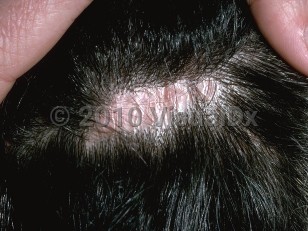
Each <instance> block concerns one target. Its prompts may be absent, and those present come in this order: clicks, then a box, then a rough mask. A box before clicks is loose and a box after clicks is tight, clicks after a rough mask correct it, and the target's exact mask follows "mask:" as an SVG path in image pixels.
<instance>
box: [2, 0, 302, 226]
mask: <svg viewBox="0 0 308 231" xmlns="http://www.w3.org/2000/svg"><path fill="white" fill-rule="evenodd" d="M59 23H61V22H59ZM182 83H183V84H182ZM200 83H201V85H202V84H203V85H202V86H201V87H200V86H198V84H200ZM176 84H179V85H176ZM167 88H170V89H176V90H174V91H173V93H170V94H174V95H176V96H175V98H172V97H171V96H170V97H169V98H168V97H167V98H168V99H169V100H170V101H172V102H171V103H170V101H168V100H167V101H168V102H167V101H163V106H165V105H167V104H168V103H170V104H172V106H173V107H170V108H169V107H164V109H167V112H166V111H162V112H161V113H164V112H166V113H169V111H168V110H169V109H170V111H172V113H171V114H170V115H169V114H168V115H167V114H162V116H166V117H168V118H169V119H170V118H171V120H170V121H169V123H168V124H167V122H165V120H164V121H163V122H162V123H161V124H158V122H159V121H158V119H159V115H160V113H157V115H156V117H155V116H154V117H155V118H154V120H155V121H154V122H155V123H154V124H150V125H149V123H150V122H147V124H146V125H142V124H141V123H142V121H139V122H140V123H138V118H137V122H136V121H135V119H136V118H132V117H134V116H136V115H139V116H140V115H144V114H145V113H143V114H142V112H144V111H143V110H144V108H143V107H141V106H140V105H141V104H140V103H137V101H138V100H139V98H138V97H139V96H138V92H141V93H142V94H143V96H144V95H145V97H148V98H146V100H148V101H149V98H150V97H152V96H150V95H151V94H152V95H154V96H153V97H154V98H155V97H156V98H157V97H158V96H157V95H155V94H156V93H153V92H154V91H155V90H157V89H162V91H165V90H166V89H167ZM180 88H181V89H182V90H183V91H181V92H180V93H179V90H178V89H180ZM307 89H308V81H307V80H306V79H305V77H303V76H301V75H300V74H298V73H297V72H295V71H294V70H293V69H292V68H290V67H289V66H288V65H287V64H286V63H285V62H284V61H283V60H281V58H280V57H278V56H277V55H276V54H275V53H274V52H273V51H272V49H271V48H270V47H269V46H268V45H267V43H266V42H265V41H264V39H263V38H262V36H261V35H260V33H259V31H258V29H257V28H256V26H255V24H254V22H253V20H252V18H251V15H250V13H249V10H248V6H247V5H246V1H244V0H243V1H241V0H225V1H223V0H220V1H219V0H203V1H202V0H195V1H192V0H190V1H178V0H164V1H163V0H155V1H143V0H134V1H132V0H131V1H125V0H123V1H112V0H108V1H107V0H105V1H103V0H102V1H96V2H94V3H93V4H92V5H91V6H90V7H89V8H88V9H87V10H86V11H85V12H84V13H83V14H82V15H81V16H80V17H79V18H78V20H77V21H76V22H75V23H74V25H73V26H72V27H71V28H70V30H69V31H68V32H67V33H66V35H65V36H64V37H63V39H62V40H61V41H60V43H59V44H58V45H57V46H56V47H55V48H54V49H53V50H52V51H51V52H50V53H49V54H48V55H47V56H46V57H45V58H44V59H43V60H42V61H41V62H40V63H39V64H38V65H36V66H35V67H34V68H33V69H32V70H31V71H29V73H27V74H26V75H25V76H24V77H22V78H21V79H20V80H19V81H17V83H16V84H15V86H14V88H13V90H12V91H11V92H10V94H9V96H8V97H7V98H6V100H5V102H4V103H3V104H2V108H1V120H0V122H1V135H2V139H1V154H0V227H2V228H3V229H4V230H12V229H14V230H57V229H60V228H61V229H62V230H279V231H280V230H288V231H289V230H301V231H302V230H306V229H307V227H308V220H307V217H308V213H307V205H308V203H307V195H308V188H307V187H308V186H307V174H308V167H307V166H308V165H307V160H308V158H307V142H306V140H307V131H308V129H307V128H308V127H307V122H308V116H307V108H308V103H307V97H308V92H307ZM168 94H169V93H168ZM181 94H182V95H181ZM118 96H120V97H122V99H123V98H124V100H122V101H123V102H121V103H120V106H121V107H120V109H122V108H123V107H126V110H125V113H128V117H126V120H125V121H126V122H125V121H124V123H126V124H127V121H128V122H130V125H131V128H132V129H131V130H130V131H127V130H128V129H127V127H125V126H124V125H123V126H124V128H121V126H118V127H116V128H115V127H112V126H109V125H107V126H106V124H103V123H102V121H103V120H105V119H108V120H107V121H108V122H110V116H111V115H110V113H119V111H116V112H114V111H112V110H114V109H118V108H115V107H112V106H111V105H113V104H114V103H113V102H114V101H115V98H116V97H118ZM182 96H185V97H186V98H185V100H186V101H187V102H188V100H189V102H188V103H183V102H180V98H181V97H182ZM128 98H129V100H128ZM152 99H153V98H151V100H152ZM160 99H163V100H165V98H164V96H162V97H161V98H160ZM177 100H178V101H179V102H177ZM148 101H146V102H148ZM154 101H155V100H154ZM186 101H185V102H186ZM138 102H139V101H138ZM157 102H158V101H157V100H156V101H155V102H154V104H155V103H156V104H157ZM179 103H182V104H184V107H185V109H183V110H182V109H180V106H181V105H180V106H175V107H174V105H178V104H179ZM168 105H169V104H168ZM182 106H183V105H182ZM139 107H141V109H140V108H139ZM132 108H133V110H135V111H132ZM128 109H129V112H128ZM154 109H155V106H154ZM110 110H111V112H110ZM151 110H152V109H151ZM106 112H108V113H109V114H108V113H107V114H106ZM152 112H153V111H152ZM55 113H56V114H55ZM121 113H122V111H121ZM134 113H135V114H134ZM112 116H114V115H112ZM112 116H111V117H112ZM121 116H122V115H121ZM121 116H120V117H119V118H120V119H122V118H124V116H122V117H121ZM112 118H113V119H114V117H112ZM152 119H153V118H152ZM129 120H130V121H129ZM133 120H134V121H133ZM151 121H152V120H151ZM108 126H109V127H108Z"/></svg>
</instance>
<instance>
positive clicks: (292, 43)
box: [248, 0, 308, 76]
mask: <svg viewBox="0 0 308 231" xmlns="http://www.w3.org/2000/svg"><path fill="white" fill-rule="evenodd" d="M248 3H249V4H250V7H251V11H252V13H253V15H254V18H255V20H256V22H257V24H258V26H259V28H260V30H261V32H262V33H263V35H264V36H265V38H266V39H267V40H268V42H269V43H270V44H271V46H272V47H273V48H274V49H275V50H276V51H277V52H278V53H279V54H280V55H281V57H282V58H283V59H284V60H285V61H287V62H288V63H289V64H290V65H291V66H293V67H294V68H295V69H297V70H298V71H299V72H301V73H303V74H304V75H306V76H308V0H248Z"/></svg>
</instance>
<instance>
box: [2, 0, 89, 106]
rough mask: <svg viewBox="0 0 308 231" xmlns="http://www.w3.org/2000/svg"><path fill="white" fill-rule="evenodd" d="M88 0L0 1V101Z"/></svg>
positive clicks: (75, 16) (84, 6) (62, 31)
mask: <svg viewBox="0 0 308 231" xmlns="http://www.w3.org/2000/svg"><path fill="white" fill-rule="evenodd" d="M90 2H91V1H90V0H14V1H12V0H4V1H2V2H0V101H2V100H3V98H4V97H5V95H6V94H7V92H8V91H9V89H10V88H11V87H12V85H13V83H14V81H15V80H16V79H17V78H18V77H19V76H21V75H22V74H24V73H25V72H26V71H27V70H29V69H30V68H31V67H32V66H33V65H35V64H36V63H37V62H38V61H39V60H40V59H41V58H42V57H43V56H44V55H46V53H47V52H48V51H49V50H50V49H51V48H52V47H53V46H54V45H55V44H56V42H57V41H58V40H59V39H60V37H61V36H62V35H63V34H64V33H65V31H66V30H67V28H68V27H69V26H70V25H71V24H72V22H73V21H74V20H75V19H76V18H77V17H78V15H79V14H80V13H81V12H82V11H83V10H84V9H85V8H86V7H87V6H88V5H89V4H90Z"/></svg>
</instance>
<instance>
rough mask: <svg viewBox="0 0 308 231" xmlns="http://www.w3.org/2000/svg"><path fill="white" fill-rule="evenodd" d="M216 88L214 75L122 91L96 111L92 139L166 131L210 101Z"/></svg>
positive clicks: (90, 136) (90, 132) (90, 134)
mask: <svg viewBox="0 0 308 231" xmlns="http://www.w3.org/2000/svg"><path fill="white" fill-rule="evenodd" d="M216 91H217V81H215V80H213V79H211V78H204V79H199V80H196V81H190V80H187V79H181V80H178V81H176V82H175V83H172V84H166V85H165V86H158V87H138V88H135V89H133V90H122V91H120V92H119V93H117V94H115V95H114V96H113V97H112V100H111V103H110V104H109V105H108V106H107V107H102V108H100V109H96V110H95V112H94V117H95V119H94V121H95V123H94V124H93V127H92V128H90V129H89V137H88V138H89V140H92V141H93V140H97V139H103V138H106V137H110V136H112V135H113V134H118V133H124V134H134V133H136V132H139V131H151V130H155V131H163V130H164V129H166V128H168V127H169V126H170V125H171V124H172V121H173V118H174V116H176V115H177V114H179V113H189V112H190V110H191V109H192V108H193V107H194V105H195V104H196V103H200V104H202V105H207V104H210V102H211V101H212V99H213V98H214V97H215V92H216Z"/></svg>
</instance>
